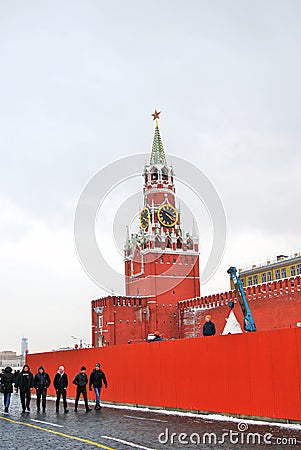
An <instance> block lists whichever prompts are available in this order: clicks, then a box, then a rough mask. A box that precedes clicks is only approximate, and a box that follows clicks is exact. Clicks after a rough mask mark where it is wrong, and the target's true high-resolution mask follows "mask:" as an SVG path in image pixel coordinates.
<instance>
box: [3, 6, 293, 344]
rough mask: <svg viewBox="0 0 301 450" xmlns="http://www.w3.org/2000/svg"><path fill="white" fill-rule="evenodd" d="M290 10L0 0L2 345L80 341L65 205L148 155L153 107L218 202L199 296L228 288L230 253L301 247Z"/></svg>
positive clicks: (203, 223)
mask: <svg viewBox="0 0 301 450" xmlns="http://www.w3.org/2000/svg"><path fill="white" fill-rule="evenodd" d="M300 13H301V2H300V1H299V0H296V1H293V0H282V1H277V0H271V1H268V0H260V1H256V0H250V1H248V0H233V1H231V0H215V1H214V0H210V1H209V0H207V1H202V0H197V1H192V0H191V1H184V0H183V1H175V0H173V1H171V0H169V1H167V0H160V1H158V0H154V1H152V2H142V1H141V0H140V1H131V0H128V1H126V2H125V1H115V0H112V1H109V2H108V1H102V0H95V1H89V0H85V1H83V0H82V1H75V0H73V1H65V0H60V1H53V0H51V1H47V0H44V1H43V2H40V1H30V0H28V1H26V2H23V1H14V0H10V1H6V2H5V1H3V2H1V3H0V61H1V70H0V94H1V95H0V99H1V101H0V124H1V133H0V152H1V166H0V167H1V177H0V206H1V216H0V296H1V297H0V298H1V304H2V308H1V311H2V315H1V319H2V320H1V328H0V350H2V349H7V350H8V349H13V350H16V351H18V352H19V350H20V339H21V337H22V335H25V336H27V337H28V338H29V343H30V350H31V351H41V350H51V349H52V348H58V347H60V346H68V345H74V343H75V342H74V341H73V340H72V339H71V335H75V336H76V337H79V338H83V340H84V341H85V342H90V340H91V339H90V301H91V299H95V298H98V297H99V296H102V295H105V292H103V291H101V290H100V289H99V287H98V286H96V285H95V284H93V282H92V281H91V280H90V279H89V278H88V277H87V275H86V274H85V272H84V271H83V270H82V268H81V266H80V263H79V261H78V259H77V256H76V251H75V247H74V238H73V221H74V213H75V208H76V205H77V201H78V198H79V196H80V194H81V192H82V190H83V189H84V187H85V185H86V184H87V182H88V181H89V179H90V178H91V177H92V176H93V175H94V174H95V173H96V172H97V171H98V170H100V169H101V168H102V167H104V166H105V165H107V164H110V163H111V162H112V161H114V160H116V159H118V158H121V157H125V156H128V155H131V154H134V153H144V152H149V151H150V148H151V142H152V136H153V123H152V120H151V116H150V114H151V113H152V112H153V110H154V108H157V109H159V110H161V111H162V114H161V121H160V129H161V133H162V138H163V142H164V146H165V150H166V152H167V153H170V154H174V155H176V156H179V157H182V158H186V159H187V160H188V161H190V162H191V163H193V164H195V165H196V166H197V167H199V168H200V169H201V170H202V171H203V172H204V173H205V174H206V175H207V176H208V177H209V179H210V180H211V182H212V183H213V185H214V186H215V188H216V190H217V192H218V193H219V195H220V197H221V199H222V202H223V205H224V208H225V211H226V215H227V222H228V239H227V249H226V252H225V255H224V259H223V261H222V264H221V265H220V267H219V269H218V271H217V273H216V275H215V276H214V277H213V278H212V279H211V281H210V282H209V283H207V284H206V285H204V286H203V287H202V292H203V293H206V294H208V293H210V292H214V293H215V292H219V291H226V290H228V286H229V280H228V276H227V274H226V269H227V268H228V267H229V265H237V266H238V267H243V266H245V265H251V264H252V263H254V262H255V263H256V262H259V261H265V260H266V258H267V257H269V258H273V257H275V256H276V255H277V254H279V253H285V254H289V253H293V252H295V251H299V250H300V247H301V244H300V163H301V157H300V134H301V131H300V129H301V128H300V104H301V98H300V94H301V89H300V79H301V73H300V72H301V71H300V68H301V62H300V54H301V51H300V50H301V30H300ZM141 169H142V168H141ZM175 171H176V167H175ZM139 186H141V187H142V179H141V180H140V181H139V180H138V181H137V183H136V189H138V188H139ZM131 189H132V188H131V187H130V186H129V187H128V190H127V189H124V192H123V193H121V194H120V195H119V196H117V195H115V196H114V195H113V197H112V199H115V203H116V202H118V201H119V200H120V201H121V200H123V198H122V195H124V196H126V195H128V193H129V192H131ZM178 192H179V193H180V194H181V190H180V188H179V189H178ZM183 195H184V194H183ZM184 196H185V195H184ZM186 201H188V200H187V195H186ZM113 203H114V202H113V200H112V201H111V204H112V205H113ZM113 206H114V205H113ZM115 206H116V205H115ZM137 209H138V206H137ZM203 213H204V216H202V213H200V214H199V215H198V216H197V219H198V225H199V229H200V244H201V251H202V255H201V268H202V267H203V266H204V262H205V259H206V257H207V256H208V252H209V250H210V248H209V247H210V245H209V244H210V239H211V237H210V226H209V225H208V224H209V221H208V218H206V217H205V214H206V211H205V210H204V209H203ZM108 216H110V209H109V208H108ZM103 221H104V222H105V218H103ZM102 232H103V235H100V236H98V238H99V240H102V238H103V240H104V241H106V242H107V247H106V252H108V251H109V250H108V249H109V248H110V246H111V245H113V241H112V243H111V242H110V236H111V234H110V233H111V231H110V229H109V227H107V228H106V229H104V230H103V231H102ZM116 265H118V266H119V267H121V269H122V259H121V258H120V260H119V261H116ZM4 311H5V316H6V317H5V318H4V319H3V315H4Z"/></svg>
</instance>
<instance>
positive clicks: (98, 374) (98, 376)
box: [89, 363, 108, 410]
mask: <svg viewBox="0 0 301 450" xmlns="http://www.w3.org/2000/svg"><path fill="white" fill-rule="evenodd" d="M102 383H103V384H104V385H105V388H106V389H107V387H108V382H107V379H106V376H105V374H104V372H103V371H102V370H100V363H96V364H95V369H93V370H92V372H91V374H90V379H89V390H90V391H92V387H93V388H94V392H95V396H96V404H95V409H96V410H98V409H101V406H100V393H101V389H102Z"/></svg>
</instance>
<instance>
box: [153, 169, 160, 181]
mask: <svg viewBox="0 0 301 450" xmlns="http://www.w3.org/2000/svg"><path fill="white" fill-rule="evenodd" d="M151 173H152V180H153V181H157V180H158V171H157V169H156V168H153V169H152V172H151Z"/></svg>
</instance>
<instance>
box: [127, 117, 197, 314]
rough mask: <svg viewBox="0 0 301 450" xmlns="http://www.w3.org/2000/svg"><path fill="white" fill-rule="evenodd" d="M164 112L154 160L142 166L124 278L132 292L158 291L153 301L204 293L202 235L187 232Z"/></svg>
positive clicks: (155, 140) (172, 300)
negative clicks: (141, 201) (178, 201)
mask: <svg viewBox="0 0 301 450" xmlns="http://www.w3.org/2000/svg"><path fill="white" fill-rule="evenodd" d="M159 114H160V112H158V111H157V110H155V112H154V114H152V116H153V118H154V120H155V133H154V138H153V143H152V149H151V156H150V161H149V163H148V164H145V166H144V171H143V178H144V186H143V198H144V206H143V208H142V210H141V211H140V228H139V230H138V231H137V233H134V234H132V235H131V236H130V235H129V233H128V234H127V240H126V243H125V246H124V260H125V284H126V295H127V296H154V300H153V302H154V304H160V305H162V304H167V305H170V304H172V305H173V306H174V305H175V304H176V303H177V302H178V301H179V300H183V299H188V298H195V297H198V296H199V295H200V277H199V252H198V237H197V236H196V232H195V230H192V233H187V234H186V236H183V232H182V228H181V214H180V211H179V209H178V208H177V204H176V196H175V185H174V172H173V168H172V166H169V165H168V163H167V161H166V156H165V152H164V147H163V143H162V139H161V135H160V130H159V123H158V119H159ZM193 228H194V227H193Z"/></svg>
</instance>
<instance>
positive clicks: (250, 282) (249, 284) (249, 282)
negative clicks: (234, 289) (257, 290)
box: [248, 277, 252, 286]
mask: <svg viewBox="0 0 301 450" xmlns="http://www.w3.org/2000/svg"><path fill="white" fill-rule="evenodd" d="M248 286H252V277H249V278H248Z"/></svg>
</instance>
